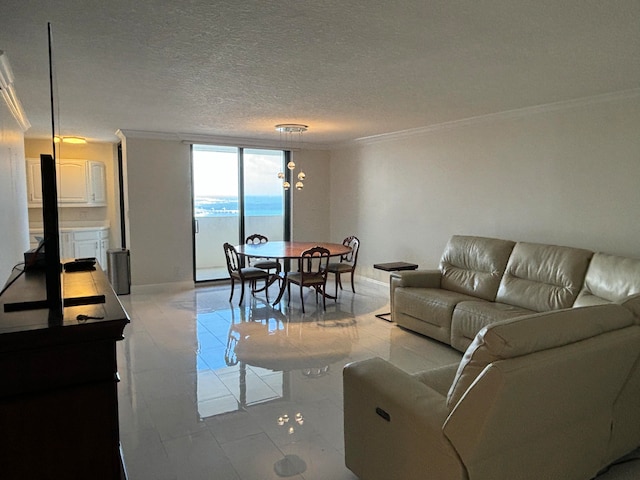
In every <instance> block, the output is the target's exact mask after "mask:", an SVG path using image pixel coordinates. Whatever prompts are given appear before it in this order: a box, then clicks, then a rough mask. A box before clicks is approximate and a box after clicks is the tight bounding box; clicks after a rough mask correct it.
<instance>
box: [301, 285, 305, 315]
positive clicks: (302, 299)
mask: <svg viewBox="0 0 640 480" xmlns="http://www.w3.org/2000/svg"><path fill="white" fill-rule="evenodd" d="M300 303H302V313H304V298H303V296H302V283H300Z"/></svg>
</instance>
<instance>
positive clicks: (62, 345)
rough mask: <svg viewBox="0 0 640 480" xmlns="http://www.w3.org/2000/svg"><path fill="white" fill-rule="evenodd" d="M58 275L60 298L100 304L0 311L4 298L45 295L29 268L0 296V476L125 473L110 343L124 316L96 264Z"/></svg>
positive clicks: (116, 475) (77, 476) (106, 476)
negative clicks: (58, 312)
mask: <svg viewBox="0 0 640 480" xmlns="http://www.w3.org/2000/svg"><path fill="white" fill-rule="evenodd" d="M14 276H15V273H14V274H12V277H11V278H10V279H9V280H11V279H12V278H13V277H14ZM62 282H63V296H64V298H65V299H69V298H76V299H77V298H83V297H85V298H87V297H88V298H91V297H96V298H100V300H99V302H100V303H91V304H86V305H78V306H70V307H65V308H64V309H63V318H62V319H60V317H59V316H58V317H57V318H51V317H50V315H49V310H48V309H34V310H25V311H13V312H6V311H5V304H11V305H15V304H16V303H20V302H30V301H37V300H41V299H43V298H45V295H46V293H45V282H44V274H42V273H39V272H27V273H25V274H24V275H22V276H21V277H20V278H18V279H17V281H15V283H14V284H13V285H11V286H10V287H9V288H8V289H7V291H6V292H5V293H4V294H3V295H2V297H0V304H1V306H0V459H1V460H0V478H7V479H92V480H96V479H121V478H126V474H125V468H124V463H123V461H122V454H121V449H120V437H119V427H118V396H117V385H118V372H117V365H116V342H117V341H119V340H122V338H123V330H124V327H125V325H126V324H127V323H129V318H128V315H127V313H126V312H125V310H124V309H123V308H122V305H121V304H120V301H119V300H118V298H117V297H116V295H115V293H114V292H113V290H112V289H111V286H110V285H109V283H108V281H107V278H106V276H105V274H104V272H102V271H101V270H100V269H98V270H95V271H90V272H74V273H64V274H63V275H62ZM102 296H104V297H103V299H102V298H101V297H102ZM79 315H80V317H78V316H79ZM82 316H87V317H102V318H89V319H85V317H82Z"/></svg>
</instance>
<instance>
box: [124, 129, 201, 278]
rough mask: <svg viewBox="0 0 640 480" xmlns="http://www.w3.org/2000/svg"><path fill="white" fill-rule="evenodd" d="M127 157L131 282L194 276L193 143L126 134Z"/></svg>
mask: <svg viewBox="0 0 640 480" xmlns="http://www.w3.org/2000/svg"><path fill="white" fill-rule="evenodd" d="M123 156H124V160H125V164H126V179H127V186H126V188H127V198H126V201H127V203H128V205H127V206H125V209H127V212H126V217H127V221H128V232H127V233H128V248H129V250H130V252H131V283H132V284H133V285H149V284H159V283H171V282H184V281H191V280H192V279H193V276H192V263H193V259H192V250H193V246H192V227H191V175H190V170H191V168H190V161H189V146H188V145H185V144H183V143H181V142H178V141H168V140H155V139H140V138H126V139H125V141H124V142H123Z"/></svg>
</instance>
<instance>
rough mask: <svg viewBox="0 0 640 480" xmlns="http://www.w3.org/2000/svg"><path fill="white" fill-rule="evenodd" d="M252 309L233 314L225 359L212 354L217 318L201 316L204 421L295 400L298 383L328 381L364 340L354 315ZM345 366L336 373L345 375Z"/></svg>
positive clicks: (252, 305) (251, 304)
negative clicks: (213, 322) (212, 322)
mask: <svg viewBox="0 0 640 480" xmlns="http://www.w3.org/2000/svg"><path fill="white" fill-rule="evenodd" d="M247 303H248V306H243V307H239V308H235V309H230V310H229V316H230V325H229V329H228V334H227V339H226V345H225V348H224V354H223V355H222V354H221V353H222V352H221V351H220V349H219V348H215V349H214V350H213V351H210V348H209V346H210V342H211V341H212V338H215V335H214V334H213V332H211V330H210V329H209V328H208V327H207V325H208V324H209V323H210V322H209V321H208V320H209V316H210V315H211V314H210V313H209V312H207V313H199V314H198V319H197V320H198V321H197V337H198V344H199V345H200V352H199V354H198V357H199V358H198V361H197V365H198V369H197V370H198V371H197V379H198V382H197V383H198V385H197V397H198V412H199V414H200V416H201V417H203V418H206V417H210V416H213V415H220V414H223V413H228V412H231V411H235V410H242V409H245V408H247V407H249V406H251V405H256V404H260V403H264V402H269V401H273V400H276V399H286V400H288V399H290V398H291V392H292V389H294V388H295V387H296V382H298V381H300V380H301V379H319V378H321V377H323V376H326V375H328V374H329V372H330V371H331V369H332V365H334V364H337V363H338V362H340V361H341V360H344V359H345V358H347V357H348V356H349V354H350V353H351V349H352V344H353V342H354V340H355V339H357V337H358V335H357V322H356V321H355V315H354V314H353V313H351V314H349V313H348V312H345V311H340V313H339V318H338V316H336V315H333V317H334V318H331V317H332V315H329V318H325V316H324V315H323V316H315V317H313V316H312V317H306V316H305V317H300V316H291V315H285V314H284V313H283V312H282V311H280V310H279V309H277V308H273V307H272V306H270V305H268V304H263V303H261V302H259V301H258V300H256V299H255V298H253V299H251V300H250V301H249V302H247ZM334 313H335V312H334ZM216 355H218V358H216ZM343 365H344V362H342V363H340V364H339V365H338V366H337V367H334V368H338V371H339V369H340V368H341V367H342V366H343ZM294 372H296V373H297V375H293V374H292V373H294ZM232 382H237V383H234V384H232ZM221 383H222V384H223V385H224V387H225V388H221Z"/></svg>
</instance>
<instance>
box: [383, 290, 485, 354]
mask: <svg viewBox="0 0 640 480" xmlns="http://www.w3.org/2000/svg"><path fill="white" fill-rule="evenodd" d="M464 300H474V298H473V297H471V296H469V295H465V294H463V293H457V292H451V291H449V290H441V289H439V288H416V287H397V288H396V289H395V293H394V307H393V309H394V312H401V313H402V315H406V316H408V317H412V318H417V319H419V320H421V321H423V322H425V323H428V324H431V325H436V326H437V327H440V328H439V330H441V333H440V334H439V335H437V336H436V337H434V338H436V340H440V341H442V342H448V341H449V339H450V338H451V315H452V314H453V309H454V308H455V306H456V305H457V304H458V303H460V302H462V301H464ZM393 319H394V321H395V322H396V323H397V324H398V325H400V326H404V321H403V319H402V318H401V315H399V314H398V315H396V314H395V313H394V316H393ZM432 335H433V334H432Z"/></svg>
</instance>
